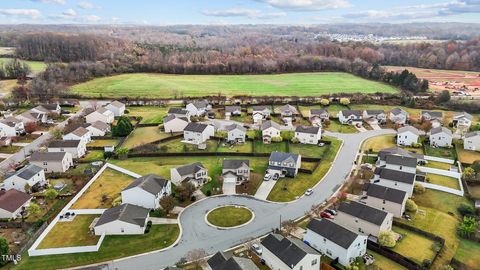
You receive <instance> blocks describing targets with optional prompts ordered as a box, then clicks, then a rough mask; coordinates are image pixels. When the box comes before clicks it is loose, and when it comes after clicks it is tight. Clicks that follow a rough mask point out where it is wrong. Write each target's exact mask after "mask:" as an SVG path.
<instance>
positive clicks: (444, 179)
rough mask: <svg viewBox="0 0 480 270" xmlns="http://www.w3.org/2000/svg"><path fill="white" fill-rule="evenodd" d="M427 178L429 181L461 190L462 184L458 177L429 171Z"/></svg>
mask: <svg viewBox="0 0 480 270" xmlns="http://www.w3.org/2000/svg"><path fill="white" fill-rule="evenodd" d="M427 179H428V182H429V183H432V184H435V185H440V186H444V187H448V188H453V189H457V190H460V185H459V184H458V179H456V178H453V177H448V176H444V175H438V174H432V173H429V174H428V175H427Z"/></svg>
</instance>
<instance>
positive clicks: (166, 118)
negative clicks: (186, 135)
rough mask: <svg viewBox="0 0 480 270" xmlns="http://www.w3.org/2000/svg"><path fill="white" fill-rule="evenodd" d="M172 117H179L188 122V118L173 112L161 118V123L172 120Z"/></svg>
mask: <svg viewBox="0 0 480 270" xmlns="http://www.w3.org/2000/svg"><path fill="white" fill-rule="evenodd" d="M173 119H181V120H183V121H185V122H188V119H187V118H186V117H177V116H175V115H174V114H169V115H167V116H165V117H164V118H163V123H168V122H170V121H172V120H173Z"/></svg>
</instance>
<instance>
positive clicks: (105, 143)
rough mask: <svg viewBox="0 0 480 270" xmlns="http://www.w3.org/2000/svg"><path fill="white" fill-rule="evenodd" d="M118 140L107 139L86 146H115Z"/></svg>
mask: <svg viewBox="0 0 480 270" xmlns="http://www.w3.org/2000/svg"><path fill="white" fill-rule="evenodd" d="M117 144H118V140H116V139H108V140H93V141H91V142H90V143H89V144H87V146H91V147H105V146H112V145H117Z"/></svg>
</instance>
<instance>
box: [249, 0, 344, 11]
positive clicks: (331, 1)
mask: <svg viewBox="0 0 480 270" xmlns="http://www.w3.org/2000/svg"><path fill="white" fill-rule="evenodd" d="M254 1H256V2H260V3H265V4H268V5H270V6H272V7H275V8H279V9H284V10H294V11H318V10H322V9H337V8H348V7H351V6H352V5H351V4H350V3H349V2H348V1H347V0H254Z"/></svg>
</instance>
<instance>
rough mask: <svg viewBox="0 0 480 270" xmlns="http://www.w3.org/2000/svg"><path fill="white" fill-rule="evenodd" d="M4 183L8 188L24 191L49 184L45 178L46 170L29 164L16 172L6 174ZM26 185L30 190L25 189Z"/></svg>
mask: <svg viewBox="0 0 480 270" xmlns="http://www.w3.org/2000/svg"><path fill="white" fill-rule="evenodd" d="M3 184H4V186H3V187H4V188H5V189H6V190H10V189H16V190H18V191H22V192H30V191H31V190H38V188H39V187H43V186H45V185H47V184H48V181H47V180H46V179H45V172H44V171H43V169H42V168H41V167H39V166H36V165H33V164H29V165H26V166H25V167H23V168H21V169H20V170H18V171H16V172H15V173H14V174H12V175H10V176H6V179H5V180H4V181H3ZM25 187H28V190H25Z"/></svg>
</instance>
